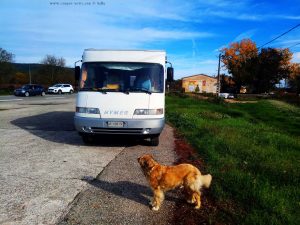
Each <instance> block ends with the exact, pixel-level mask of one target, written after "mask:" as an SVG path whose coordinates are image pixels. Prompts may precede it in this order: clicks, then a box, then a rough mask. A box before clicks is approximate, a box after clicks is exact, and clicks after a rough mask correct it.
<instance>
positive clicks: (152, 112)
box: [134, 108, 164, 115]
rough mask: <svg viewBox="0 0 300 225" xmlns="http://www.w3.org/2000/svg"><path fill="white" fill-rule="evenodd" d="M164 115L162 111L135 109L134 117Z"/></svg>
mask: <svg viewBox="0 0 300 225" xmlns="http://www.w3.org/2000/svg"><path fill="white" fill-rule="evenodd" d="M163 113H164V109H162V108H160V109H136V110H134V115H161V114H163Z"/></svg>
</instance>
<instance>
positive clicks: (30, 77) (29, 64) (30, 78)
mask: <svg viewBox="0 0 300 225" xmlns="http://www.w3.org/2000/svg"><path fill="white" fill-rule="evenodd" d="M29 84H31V70H30V64H29Z"/></svg>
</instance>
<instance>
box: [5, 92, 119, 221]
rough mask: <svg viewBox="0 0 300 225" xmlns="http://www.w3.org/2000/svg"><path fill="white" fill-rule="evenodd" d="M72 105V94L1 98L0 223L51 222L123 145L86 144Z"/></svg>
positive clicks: (66, 207) (56, 218) (73, 102)
mask: <svg viewBox="0 0 300 225" xmlns="http://www.w3.org/2000/svg"><path fill="white" fill-rule="evenodd" d="M58 97H59V98H58ZM16 99H22V100H16ZM1 100H2V101H1ZM3 100H5V101H3ZM74 109H75V95H63V96H45V97H30V98H19V97H0V146H1V147H0V156H1V157H0V171H1V173H0V224H14V225H15V224H16V225H18V224H30V225H31V224H55V223H56V222H57V220H58V219H59V218H60V216H61V215H63V214H64V213H65V211H66V210H68V206H69V204H70V203H71V202H72V201H73V200H74V198H75V197H76V196H77V194H78V193H79V192H80V191H82V190H84V189H85V188H86V186H87V183H86V182H85V181H84V179H85V177H96V176H97V175H98V174H99V173H100V172H101V171H102V170H103V168H104V167H106V166H107V164H108V163H109V162H111V161H112V160H113V159H114V158H115V157H116V156H117V155H118V154H119V153H120V152H121V151H122V150H123V149H124V147H125V143H124V145H123V146H122V145H117V146H114V145H113V144H111V145H110V146H109V145H106V146H85V145H84V144H83V142H82V141H81V138H80V137H79V136H78V134H77V132H76V131H75V130H74V127H73V114H74Z"/></svg>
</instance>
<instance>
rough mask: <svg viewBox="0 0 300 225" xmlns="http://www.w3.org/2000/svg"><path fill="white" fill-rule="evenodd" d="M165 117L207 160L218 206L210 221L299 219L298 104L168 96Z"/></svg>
mask: <svg viewBox="0 0 300 225" xmlns="http://www.w3.org/2000/svg"><path fill="white" fill-rule="evenodd" d="M166 107H167V109H166V112H167V120H168V121H169V122H170V123H172V124H173V125H174V126H175V127H176V128H177V130H178V131H180V133H181V134H183V135H184V137H185V138H186V139H187V140H188V142H189V143H190V144H192V146H193V147H194V148H195V149H196V150H197V151H198V153H199V154H200V155H201V157H202V158H203V159H204V161H205V162H206V164H207V168H206V170H207V171H208V172H209V173H211V174H212V175H213V177H214V179H213V185H212V188H211V195H212V197H213V199H214V201H216V202H217V204H216V205H218V203H220V204H221V205H222V204H223V203H226V202H231V203H232V202H234V204H235V207H228V208H227V209H226V208H225V209H224V208H223V209H222V210H220V211H219V212H217V213H215V214H214V218H211V219H210V223H212V224H214V223H219V222H220V221H222V223H224V224H226V223H227V224H230V223H232V222H233V221H235V223H236V224H270V225H271V224H300V221H299V208H300V188H299V184H300V179H299V178H300V166H299V165H300V154H299V151H300V138H299V137H300V136H299V135H300V129H299V127H300V109H299V108H298V107H295V106H290V105H288V104H286V103H281V102H278V101H274V100H259V101H258V102H256V103H249V104H247V103H245V104H228V103H224V102H222V101H208V100H199V99H194V98H186V97H184V98H181V97H176V96H167V98H166Z"/></svg>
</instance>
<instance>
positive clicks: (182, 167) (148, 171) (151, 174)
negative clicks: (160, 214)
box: [138, 155, 212, 211]
mask: <svg viewBox="0 0 300 225" xmlns="http://www.w3.org/2000/svg"><path fill="white" fill-rule="evenodd" d="M138 162H139V164H140V166H141V168H142V171H143V173H144V175H145V176H146V179H147V180H148V182H149V184H150V187H151V189H152V191H153V199H152V201H151V202H150V205H151V206H152V210H155V211H157V210H158V209H159V208H160V206H161V203H162V202H163V200H164V193H165V192H166V191H169V190H172V189H174V188H176V187H184V190H185V193H186V196H187V202H188V203H191V204H195V208H196V209H199V208H200V206H201V200H200V189H201V187H205V188H209V186H210V183H211V180H212V176H211V175H210V174H208V175H202V174H201V172H200V171H199V170H198V169H197V168H196V167H195V166H193V165H191V164H179V165H176V166H164V165H161V164H159V163H158V162H156V161H155V160H154V158H153V157H152V155H143V156H141V157H140V158H138Z"/></svg>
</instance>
